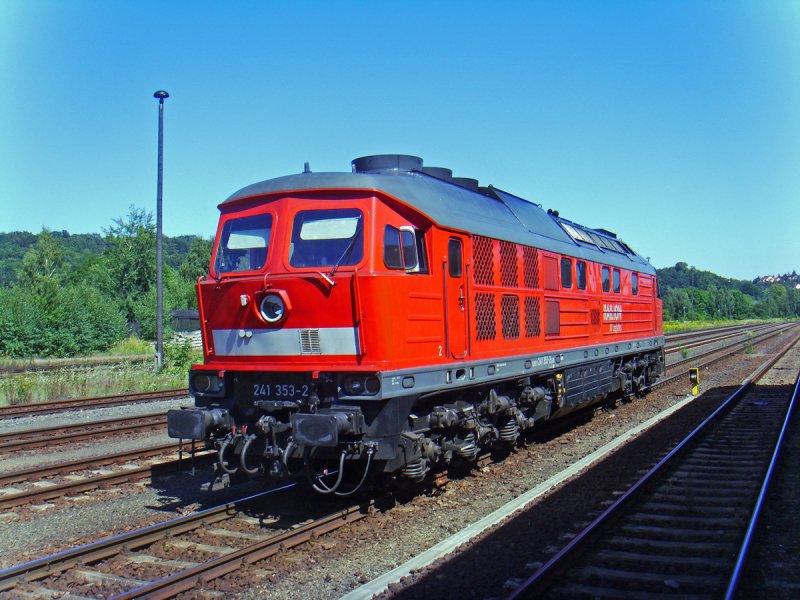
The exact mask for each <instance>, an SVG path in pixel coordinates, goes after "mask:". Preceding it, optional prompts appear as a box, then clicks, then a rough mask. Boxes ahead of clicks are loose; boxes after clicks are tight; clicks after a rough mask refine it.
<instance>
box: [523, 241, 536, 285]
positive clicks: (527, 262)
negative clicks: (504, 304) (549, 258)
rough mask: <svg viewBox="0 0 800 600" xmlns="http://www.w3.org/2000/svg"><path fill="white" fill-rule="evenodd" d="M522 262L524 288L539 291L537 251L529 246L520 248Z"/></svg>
mask: <svg viewBox="0 0 800 600" xmlns="http://www.w3.org/2000/svg"><path fill="white" fill-rule="evenodd" d="M522 262H523V269H524V275H523V277H524V278H525V287H526V288H531V289H535V290H537V289H539V251H538V250H537V249H536V248H531V247H530V246H523V247H522Z"/></svg>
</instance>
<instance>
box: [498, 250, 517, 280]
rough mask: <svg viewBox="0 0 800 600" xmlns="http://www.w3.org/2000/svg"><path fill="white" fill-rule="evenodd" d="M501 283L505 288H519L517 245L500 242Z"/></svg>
mask: <svg viewBox="0 0 800 600" xmlns="http://www.w3.org/2000/svg"><path fill="white" fill-rule="evenodd" d="M500 282H501V284H502V285H503V286H504V287H519V276H518V275H517V245H516V244H512V243H511V242H500Z"/></svg>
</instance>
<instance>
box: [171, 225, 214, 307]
mask: <svg viewBox="0 0 800 600" xmlns="http://www.w3.org/2000/svg"><path fill="white" fill-rule="evenodd" d="M211 243H212V241H211V240H207V239H204V238H195V239H194V240H193V241H192V244H191V246H189V251H188V253H187V254H186V258H185V259H184V261H183V263H181V266H180V269H178V275H179V276H180V279H181V280H182V282H183V293H182V294H181V296H182V301H181V306H177V307H176V308H197V291H196V289H195V282H196V281H197V279H198V278H199V277H201V276H203V275H207V274H208V267H209V264H210V263H211Z"/></svg>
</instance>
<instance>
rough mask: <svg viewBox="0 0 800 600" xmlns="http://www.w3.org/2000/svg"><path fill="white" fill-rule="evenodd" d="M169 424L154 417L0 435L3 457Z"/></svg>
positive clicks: (155, 428) (161, 416)
mask: <svg viewBox="0 0 800 600" xmlns="http://www.w3.org/2000/svg"><path fill="white" fill-rule="evenodd" d="M166 422H167V415H166V414H154V415H137V416H133V417H118V418H116V419H105V420H102V421H90V422H86V423H77V424H74V425H59V426H56V427H43V428H39V429H25V430H22V431H12V432H8V433H3V434H0V454H3V453H8V452H18V451H20V450H30V449H33V448H41V447H43V446H54V445H57V444H63V443H66V442H78V441H82V440H91V439H95V438H98V437H106V436H109V435H120V434H126V433H135V432H138V431H151V432H152V431H157V430H160V429H163V428H164V425H165V424H166Z"/></svg>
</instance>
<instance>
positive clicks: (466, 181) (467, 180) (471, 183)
mask: <svg viewBox="0 0 800 600" xmlns="http://www.w3.org/2000/svg"><path fill="white" fill-rule="evenodd" d="M452 182H453V183H455V184H456V185H460V186H461V187H463V188H467V189H468V190H472V191H473V192H477V191H478V180H477V179H473V178H472V177H453V179H452Z"/></svg>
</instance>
